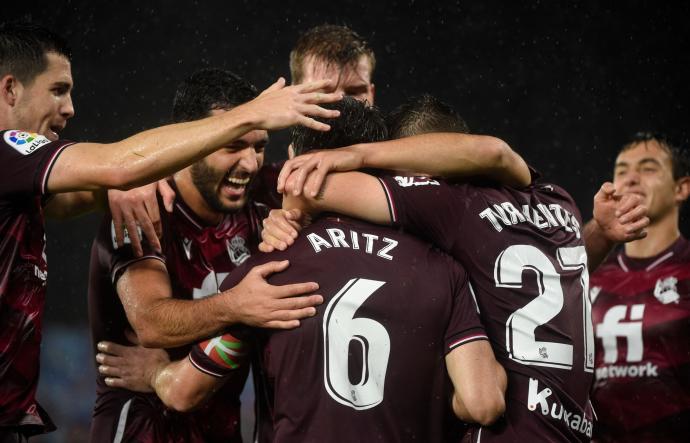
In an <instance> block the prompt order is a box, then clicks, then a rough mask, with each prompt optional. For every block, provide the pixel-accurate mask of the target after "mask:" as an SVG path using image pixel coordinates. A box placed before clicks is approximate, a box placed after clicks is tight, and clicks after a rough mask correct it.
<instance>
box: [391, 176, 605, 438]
mask: <svg viewBox="0 0 690 443" xmlns="http://www.w3.org/2000/svg"><path fill="white" fill-rule="evenodd" d="M381 183H382V185H383V187H384V190H385V192H386V195H387V197H388V200H389V204H390V210H391V217H392V219H393V220H394V223H395V224H396V225H399V226H402V227H404V228H405V229H407V230H408V231H411V232H414V233H417V234H418V235H420V236H422V237H424V238H426V239H428V240H430V241H432V242H433V243H435V244H436V245H438V246H439V247H441V249H443V250H445V251H447V252H449V253H450V254H451V255H452V256H453V257H454V258H455V259H457V260H459V261H460V263H462V265H463V266H464V267H465V269H466V270H467V272H468V274H469V276H470V277H469V278H470V288H471V289H472V290H473V293H474V296H475V297H476V299H477V303H478V305H479V309H480V315H481V319H482V322H483V323H484V326H485V327H486V330H487V333H488V335H489V339H490V340H491V343H492V346H493V348H494V352H495V353H496V358H497V359H498V361H499V362H500V363H501V364H502V365H503V366H504V367H505V368H506V371H507V373H508V390H507V392H506V413H505V416H504V418H502V419H501V420H499V422H498V423H497V424H495V425H493V426H491V427H487V428H477V429H473V431H472V439H473V440H472V441H477V440H480V441H481V442H483V443H484V442H508V441H536V440H539V441H551V442H555V441H562V442H572V441H589V439H590V437H591V435H592V427H593V423H592V411H591V405H590V404H589V390H590V386H591V382H592V370H593V367H594V341H593V334H592V323H591V306H590V304H589V299H588V297H587V288H588V274H587V256H586V253H585V247H584V241H583V239H582V234H581V232H580V226H581V221H580V220H581V219H580V214H579V211H578V209H577V208H576V206H575V204H574V202H573V200H572V198H571V197H570V196H569V195H568V194H567V193H566V192H565V191H564V190H562V189H560V188H558V187H557V186H554V185H539V184H535V183H532V184H531V185H530V186H529V187H527V188H525V189H524V190H517V189H512V188H507V187H500V186H493V187H492V186H488V185H487V186H476V185H472V184H456V185H450V184H446V183H444V182H442V181H438V180H433V179H429V178H423V177H387V178H383V179H381Z"/></svg>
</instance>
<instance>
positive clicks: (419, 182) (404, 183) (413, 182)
mask: <svg viewBox="0 0 690 443" xmlns="http://www.w3.org/2000/svg"><path fill="white" fill-rule="evenodd" d="M395 181H396V182H398V185H400V187H402V188H409V187H410V186H429V185H432V186H440V183H439V182H438V181H436V180H432V179H430V178H428V177H402V176H396V177H395Z"/></svg>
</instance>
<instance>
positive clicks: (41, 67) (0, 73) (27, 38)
mask: <svg viewBox="0 0 690 443" xmlns="http://www.w3.org/2000/svg"><path fill="white" fill-rule="evenodd" d="M50 52H54V53H56V54H58V55H61V56H63V57H65V58H66V59H67V60H71V59H72V51H71V50H70V48H69V46H67V42H66V41H65V40H64V39H63V38H62V37H60V36H59V35H57V34H55V33H53V32H51V31H49V30H48V29H46V28H44V27H41V26H39V25H36V24H33V23H29V22H20V23H15V24H9V23H7V24H3V25H1V26H0V77H4V76H6V75H13V76H15V77H16V78H17V79H18V80H19V81H20V82H22V83H25V84H31V82H33V80H34V79H35V78H36V76H38V75H39V74H41V73H42V72H43V71H45V70H46V69H47V68H48V58H47V57H46V54H48V53H50Z"/></svg>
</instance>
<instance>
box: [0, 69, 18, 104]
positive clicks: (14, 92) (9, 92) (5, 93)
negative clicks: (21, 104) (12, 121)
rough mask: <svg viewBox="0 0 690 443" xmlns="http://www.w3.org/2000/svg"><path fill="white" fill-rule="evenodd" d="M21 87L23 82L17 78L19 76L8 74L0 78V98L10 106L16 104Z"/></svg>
mask: <svg viewBox="0 0 690 443" xmlns="http://www.w3.org/2000/svg"><path fill="white" fill-rule="evenodd" d="M21 88H22V84H21V83H20V82H19V80H17V77H15V76H13V75H12V74H7V75H6V76H4V77H3V78H2V79H0V100H2V101H3V102H4V103H5V104H7V105H9V106H14V105H15V104H16V103H17V98H18V96H19V92H20V90H21Z"/></svg>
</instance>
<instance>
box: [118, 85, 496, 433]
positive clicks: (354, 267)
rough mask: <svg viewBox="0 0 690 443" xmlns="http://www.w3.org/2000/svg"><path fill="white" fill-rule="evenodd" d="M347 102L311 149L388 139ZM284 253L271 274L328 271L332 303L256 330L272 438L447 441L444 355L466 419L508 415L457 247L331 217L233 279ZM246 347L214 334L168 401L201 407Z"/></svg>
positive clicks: (167, 374)
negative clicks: (450, 250)
mask: <svg viewBox="0 0 690 443" xmlns="http://www.w3.org/2000/svg"><path fill="white" fill-rule="evenodd" d="M336 106H337V109H340V110H341V117H340V118H339V119H337V120H334V121H333V128H332V130H331V131H330V132H329V133H328V136H326V137H321V136H319V134H316V133H315V131H300V130H299V129H296V130H295V131H294V132H293V134H294V137H293V143H294V146H295V148H296V149H297V150H298V151H300V150H302V149H309V148H311V147H315V146H316V147H322V148H330V147H337V146H342V145H345V144H351V143H355V142H360V141H361V142H364V141H372V140H381V139H383V137H385V134H386V129H385V125H384V122H383V118H382V117H381V116H380V115H379V113H378V111H377V110H376V109H374V108H370V107H367V106H365V105H364V104H362V103H360V102H357V101H355V100H353V99H347V98H346V99H345V100H343V101H342V102H340V103H338V104H337V105H336ZM276 258H289V259H290V261H291V263H292V265H291V267H290V269H288V270H287V271H286V272H283V273H281V274H276V275H274V276H272V277H271V281H273V280H275V282H276V283H277V282H282V283H288V282H292V281H297V280H300V279H302V278H303V276H306V275H309V276H316V278H317V281H318V282H319V285H320V290H321V291H322V292H323V293H324V294H325V297H326V301H327V303H328V304H327V306H325V307H324V308H323V309H319V314H318V315H317V317H315V318H313V319H308V320H305V321H304V322H303V325H302V326H301V327H300V328H298V329H295V330H292V331H290V332H287V331H286V332H280V333H271V332H268V331H266V333H265V334H262V335H261V336H260V338H259V339H258V340H253V339H249V343H253V344H254V343H258V349H257V351H259V355H258V359H259V365H258V366H256V367H255V371H260V375H261V376H260V383H259V386H260V393H259V395H258V396H257V397H258V399H259V402H260V404H261V409H260V410H261V416H260V429H259V440H260V441H267V442H268V441H287V442H293V441H294V442H304V441H331V442H337V441H343V442H349V441H357V440H361V439H362V437H363V436H366V438H367V439H373V440H382V441H427V442H439V441H445V438H446V437H447V434H448V433H449V432H450V431H451V430H452V426H451V423H452V422H450V421H448V417H447V412H448V411H447V410H446V408H447V406H448V399H447V395H446V393H447V392H452V390H451V389H449V388H450V387H449V386H447V384H446V381H445V380H446V377H445V371H446V369H445V366H444V358H443V357H444V355H445V362H446V363H447V367H448V373H449V375H450V378H451V381H452V384H453V386H454V388H455V389H454V399H453V407H454V410H455V412H456V414H457V415H458V416H460V417H462V418H464V419H465V420H468V421H478V422H481V423H483V424H488V423H490V422H492V421H494V420H495V419H496V418H497V417H498V415H500V413H501V412H502V411H503V404H504V402H503V390H504V389H505V384H504V382H505V372H504V371H503V369H502V368H501V367H500V366H499V365H498V364H497V362H496V360H495V359H494V357H493V355H492V352H491V348H490V346H489V344H488V342H487V341H486V336H485V335H484V332H483V328H482V326H481V324H480V323H479V320H478V315H477V307H476V304H475V302H474V300H473V298H472V295H471V293H470V291H469V288H468V286H467V279H466V274H465V273H464V271H463V270H462V269H461V268H460V267H459V266H458V265H457V264H455V263H454V262H453V261H452V260H451V259H450V258H449V257H448V256H445V255H442V254H439V253H438V252H434V251H433V249H431V248H430V247H429V246H428V245H425V244H423V243H421V242H419V241H418V240H416V239H413V238H412V237H409V236H407V235H404V234H402V233H400V232H397V231H394V230H391V229H390V228H385V227H381V226H375V225H370V224H367V223H364V222H361V221H357V220H354V219H349V218H346V217H339V216H327V217H324V218H322V219H320V220H318V221H317V222H316V223H314V224H313V225H311V226H310V227H309V228H308V229H307V230H306V231H305V235H304V236H302V237H301V238H300V239H299V240H298V242H297V244H296V245H295V246H294V247H293V248H291V249H290V250H289V251H286V252H281V253H276V254H272V255H259V256H255V257H252V258H251V259H250V260H249V261H248V262H247V264H245V265H244V267H243V268H242V269H238V270H237V271H235V273H233V274H231V276H230V277H229V278H228V280H227V282H226V283H224V286H225V285H231V284H232V283H233V282H235V281H238V280H239V279H240V278H241V277H242V275H243V273H244V272H246V271H247V269H248V266H250V265H252V264H258V263H264V262H266V261H268V260H272V259H276ZM236 335H239V334H236ZM243 335H244V334H243ZM246 345H247V344H246V343H244V344H243V343H242V342H241V341H240V340H238V339H237V338H236V337H235V336H233V335H231V334H225V335H224V336H222V337H217V338H214V339H211V340H208V341H205V342H203V343H201V344H200V345H198V346H195V347H194V348H193V351H192V353H191V354H190V359H189V361H180V362H177V363H174V364H172V365H170V366H168V367H166V368H164V369H161V368H159V369H158V370H156V371H154V372H152V377H151V378H152V380H151V383H152V385H153V386H155V388H156V391H157V392H159V393H160V395H161V398H162V399H163V400H164V401H165V402H166V403H168V404H169V405H171V406H173V407H178V408H183V409H187V408H190V407H193V406H195V405H196V404H197V403H199V402H200V401H201V400H203V399H204V398H205V397H207V396H208V393H209V392H212V391H213V390H214V389H215V388H216V387H217V385H218V384H220V383H222V382H224V381H225V380H223V379H220V378H215V377H224V378H225V379H229V380H231V381H234V379H235V378H236V377H238V376H241V375H242V373H241V372H240V370H239V369H237V367H238V366H241V365H242V358H243V357H242V354H244V353H246V352H247V350H246ZM410 351H412V352H413V353H414V356H413V357H411V356H410V355H409V353H410ZM121 357H122V356H120V358H121ZM108 358H112V357H108ZM118 364H122V363H121V362H118ZM127 364H128V366H137V365H138V363H137V362H136V361H130V362H128V363H127ZM197 368H198V369H197ZM123 382H125V383H126V382H131V380H123ZM305 398H306V399H309V400H308V401H304V399H305ZM420 405H424V406H423V408H422V409H421V410H420Z"/></svg>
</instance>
